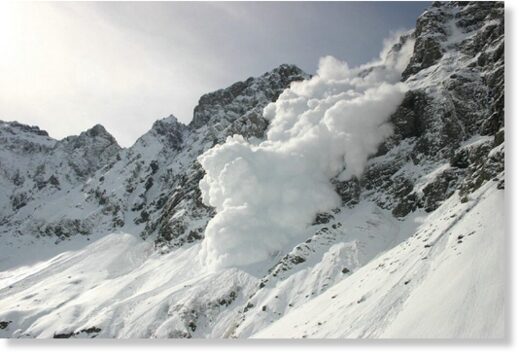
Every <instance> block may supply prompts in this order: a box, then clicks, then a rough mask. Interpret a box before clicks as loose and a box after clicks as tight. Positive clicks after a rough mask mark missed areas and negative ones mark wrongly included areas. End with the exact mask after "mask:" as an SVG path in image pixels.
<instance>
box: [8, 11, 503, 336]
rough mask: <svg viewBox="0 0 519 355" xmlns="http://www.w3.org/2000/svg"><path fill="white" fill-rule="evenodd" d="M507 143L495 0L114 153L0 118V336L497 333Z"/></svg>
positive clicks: (231, 95)
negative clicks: (353, 63) (364, 58)
mask: <svg viewBox="0 0 519 355" xmlns="http://www.w3.org/2000/svg"><path fill="white" fill-rule="evenodd" d="M4 119H8V118H5V117H4ZM504 137H505V131H504V5H503V3H502V2H440V3H433V4H432V6H431V7H430V8H429V9H428V10H427V11H425V12H424V13H423V14H422V15H421V16H420V17H419V18H418V19H417V22H416V28H415V29H414V30H411V31H408V32H405V33H399V34H398V35H394V36H393V37H392V38H391V39H389V40H387V41H386V43H385V44H384V48H383V49H382V51H381V54H380V58H378V59H376V60H373V61H372V62H370V63H367V64H365V65H361V66H359V67H353V68H352V67H349V66H348V65H347V64H346V63H344V62H341V61H339V60H337V59H335V58H333V57H324V58H322V59H321V61H320V63H319V69H318V71H317V73H316V74H315V75H309V74H306V73H304V72H303V71H302V70H300V69H299V68H298V67H296V66H294V65H286V64H283V65H281V66H279V67H277V68H275V69H273V70H271V71H269V72H267V73H265V74H263V75H261V76H259V77H256V78H252V77H251V78H248V79H246V80H244V81H241V82H237V83H235V84H233V85H231V86H230V87H228V88H225V89H221V90H218V91H215V92H212V93H209V94H206V95H204V96H202V97H201V98H200V100H199V103H198V106H197V107H196V108H195V109H194V113H193V119H192V121H191V122H190V123H189V124H187V125H186V124H183V123H181V122H179V121H178V120H177V119H176V118H175V117H174V116H169V117H166V118H163V119H160V120H158V121H156V122H155V123H154V124H153V126H152V127H151V129H150V130H149V131H148V132H147V133H146V134H144V135H143V136H142V137H140V138H139V139H138V140H137V142H136V143H135V144H134V145H133V146H131V147H129V148H121V147H120V146H119V145H118V143H117V142H116V140H115V139H114V137H113V136H112V135H111V134H110V133H109V132H107V131H106V130H105V128H104V127H103V126H101V125H96V126H94V127H92V128H91V129H89V130H87V131H85V132H83V133H81V134H80V135H78V136H70V137H67V138H64V139H62V140H56V139H53V138H51V137H49V135H48V134H47V132H46V131H44V130H42V129H40V128H38V127H31V126H28V125H24V124H21V123H18V122H9V121H0V337H5V338H95V337H97V338H249V337H253V338H503V337H504V336H505V323H506V319H505V318H506V317H505V304H506V300H505V293H506V292H505V291H506V240H505V224H506V221H505V190H504V188H505V179H504V176H505V169H504V164H505V163H504V162H505V146H504Z"/></svg>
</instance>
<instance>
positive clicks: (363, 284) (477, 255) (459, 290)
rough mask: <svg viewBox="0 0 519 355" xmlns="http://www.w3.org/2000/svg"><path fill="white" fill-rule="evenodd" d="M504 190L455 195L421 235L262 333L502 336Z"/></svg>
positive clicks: (260, 334) (291, 335) (295, 335)
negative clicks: (462, 196)
mask: <svg viewBox="0 0 519 355" xmlns="http://www.w3.org/2000/svg"><path fill="white" fill-rule="evenodd" d="M503 199H504V193H503V191H502V190H498V189H496V183H495V182H490V183H487V184H486V185H485V186H484V187H483V188H482V189H480V190H479V191H477V192H476V193H474V194H473V195H472V196H471V201H470V202H468V203H466V204H460V203H459V197H458V196H456V195H455V196H452V197H451V198H450V199H449V200H448V201H446V203H445V204H444V205H442V207H440V208H439V209H438V210H436V211H435V212H434V213H432V214H430V215H429V216H427V218H426V219H425V221H424V222H423V224H422V226H421V227H420V228H419V229H418V230H417V232H416V233H415V234H414V235H413V236H412V237H411V238H409V240H406V241H404V242H403V243H401V244H400V245H398V246H396V247H395V248H393V249H390V250H388V251H387V252H385V253H383V254H381V255H380V256H378V257H377V258H375V259H374V260H372V261H371V262H370V263H368V264H367V265H365V266H363V267H362V268H360V269H359V270H357V271H356V272H355V273H354V274H353V275H352V276H351V277H349V278H347V279H345V280H344V281H341V282H340V283H338V284H337V285H336V286H334V287H332V288H330V289H329V290H328V291H326V292H325V293H323V294H322V295H320V296H318V297H316V298H315V299H313V300H312V301H310V302H308V303H306V304H304V305H302V306H301V307H298V308H297V309H294V310H293V311H292V312H290V313H289V314H288V315H286V316H285V317H283V318H282V319H281V320H279V321H277V322H275V323H273V324H272V325H271V326H269V327H267V328H266V329H264V330H262V331H260V332H258V333H257V334H255V335H254V337H257V338H280V337H282V338H285V337H286V338H301V337H308V338H428V339H430V338H503V337H504V336H505V295H504V290H505V277H506V276H505V275H506V270H505V258H504V257H505V251H504V246H505V240H504V238H505V231H504V226H505V223H504V216H503V214H500V213H497V214H496V213H495V211H496V210H497V211H502V208H503V204H504V201H503Z"/></svg>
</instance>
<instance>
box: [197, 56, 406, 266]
mask: <svg viewBox="0 0 519 355" xmlns="http://www.w3.org/2000/svg"><path fill="white" fill-rule="evenodd" d="M399 53H400V52H399ZM394 54H395V53H391V55H388V58H389V59H387V60H386V61H384V60H385V59H386V58H381V59H380V62H377V65H376V66H374V67H373V68H371V69H373V70H372V71H371V72H369V73H368V74H367V75H366V76H365V77H364V78H363V80H359V78H358V76H357V75H358V73H359V72H360V71H361V68H355V69H352V70H350V69H349V67H348V65H347V64H346V63H343V62H340V61H338V60H337V59H335V58H333V57H325V58H322V59H321V61H320V64H319V70H318V71H317V75H315V76H314V77H312V78H311V79H308V80H305V81H301V82H295V83H293V84H292V85H291V87H290V88H289V89H287V90H285V91H284V92H283V93H282V94H281V95H280V97H279V98H278V100H277V101H276V102H275V103H271V104H269V105H268V106H267V107H266V108H265V110H264V116H265V117H266V118H267V119H268V120H270V126H269V129H268V131H267V134H266V135H267V139H266V140H265V141H263V142H261V143H260V144H259V145H254V144H251V143H249V142H247V141H246V140H245V139H244V138H243V137H241V136H240V135H235V136H234V137H229V138H227V141H226V142H225V144H222V145H217V146H215V147H214V148H212V149H210V150H209V151H207V152H205V153H204V154H202V155H201V156H200V157H199V158H198V160H199V162H200V164H201V165H202V167H203V168H204V170H205V173H206V175H205V176H204V179H203V180H202V181H201V183H200V189H201V191H202V198H203V202H204V203H205V204H206V205H210V206H213V207H215V208H216V212H217V214H216V216H215V217H214V218H213V219H212V220H211V221H209V224H208V226H207V228H206V231H205V239H204V241H203V249H202V252H203V258H204V259H206V260H207V262H208V264H209V265H210V267H212V268H213V269H221V268H225V267H233V266H237V267H241V266H245V265H250V264H254V263H260V262H272V261H273V257H275V256H276V255H277V254H279V253H280V252H282V251H284V250H285V249H286V248H288V247H290V246H293V245H294V244H295V243H296V242H298V241H301V240H300V239H301V235H302V234H303V231H304V229H305V228H306V227H307V226H308V225H309V224H310V223H311V222H312V219H313V218H314V216H315V215H316V213H318V212H325V211H328V210H331V209H333V208H335V207H338V206H339V205H340V199H339V196H338V195H337V193H336V192H335V191H334V187H333V185H332V184H331V183H330V179H331V178H333V177H335V176H337V175H338V174H340V173H342V174H341V176H344V178H345V179H348V178H350V177H352V176H360V175H361V174H362V172H363V170H364V166H365V165H366V162H367V160H368V157H369V156H370V155H373V154H374V153H376V152H377V149H378V147H379V145H380V144H381V143H382V142H383V141H384V140H385V139H386V138H388V137H389V136H390V135H391V133H392V128H391V126H390V125H389V124H388V122H387V121H388V119H389V117H390V115H391V114H392V113H393V112H394V111H395V110H396V108H397V106H398V105H399V104H400V102H401V101H402V99H403V96H404V92H405V86H404V85H403V84H402V83H399V82H396V80H395V79H396V78H398V77H399V75H400V72H398V70H400V67H401V63H402V62H404V63H405V62H406V60H408V59H409V55H410V52H409V51H404V52H403V54H402V53H401V54H400V55H403V56H406V57H404V58H397V59H395V58H394ZM396 54H398V53H396ZM380 63H383V65H382V68H381V64H380ZM365 69H366V67H362V70H365ZM395 73H397V75H394V74H395ZM388 78H392V79H393V80H395V82H387V81H386V80H388ZM344 171H345V172H344Z"/></svg>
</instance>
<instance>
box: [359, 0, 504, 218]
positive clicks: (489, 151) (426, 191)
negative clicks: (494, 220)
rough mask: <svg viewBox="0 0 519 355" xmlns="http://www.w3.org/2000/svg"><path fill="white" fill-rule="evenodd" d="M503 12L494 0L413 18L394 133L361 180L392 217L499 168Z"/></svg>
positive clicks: (442, 7) (441, 6) (470, 185)
mask: <svg viewBox="0 0 519 355" xmlns="http://www.w3.org/2000/svg"><path fill="white" fill-rule="evenodd" d="M503 11H504V9H503V3H499V2H475V3H472V2H450V3H435V4H434V5H433V6H432V7H431V8H430V9H429V10H428V11H426V12H425V13H424V14H423V15H422V16H420V18H419V19H418V20H417V26H416V30H415V33H414V36H415V39H416V42H415V48H414V54H413V56H412V58H411V60H410V63H409V65H408V67H407V69H406V70H405V71H404V73H403V75H402V77H403V80H405V82H406V83H407V84H408V86H409V87H410V91H408V92H407V94H406V96H405V98H404V100H403V102H402V104H401V105H400V107H399V108H398V109H397V111H396V112H395V113H394V114H393V115H392V117H391V121H392V123H393V125H394V128H395V134H394V135H393V137H391V138H390V139H389V140H388V141H387V142H386V143H385V144H384V146H383V147H382V148H381V151H380V153H379V154H378V156H377V157H376V159H373V160H372V162H371V163H370V165H369V167H368V169H367V171H366V172H365V174H364V176H363V178H362V179H361V185H362V187H363V191H364V192H363V195H364V196H370V195H373V194H372V191H376V192H377V194H375V195H373V196H374V197H373V198H375V200H377V201H378V203H379V204H380V206H381V207H384V208H391V209H393V214H394V215H395V216H397V217H403V216H405V215H407V214H408V213H409V212H411V211H413V210H415V209H417V208H424V209H425V210H426V211H428V212H429V211H432V210H434V209H436V208H437V207H438V206H439V205H440V204H441V202H442V201H444V200H445V199H446V198H448V197H449V196H451V195H452V194H453V193H454V192H455V191H457V190H460V189H461V191H473V190H474V189H475V188H477V187H479V186H481V184H482V183H483V182H485V181H488V180H490V179H492V178H494V177H495V176H497V175H498V174H499V173H500V172H502V171H503V170H504V144H503V141H504V135H503V132H504V131H503V128H504V51H503V48H504V26H503V21H504V16H503ZM431 173H432V174H435V176H436V177H435V179H434V180H433V181H432V182H429V183H427V185H425V186H421V185H420V181H421V180H423V179H422V178H423V175H424V174H431ZM462 193H463V192H462ZM380 194H382V195H383V197H381V195H380Z"/></svg>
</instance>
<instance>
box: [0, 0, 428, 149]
mask: <svg viewBox="0 0 519 355" xmlns="http://www.w3.org/2000/svg"><path fill="white" fill-rule="evenodd" d="M428 5H429V2H263V3H259V2H198V3H193V2H191V3H189V2H138V3H136V2H74V3H46V2H38V3H31V2H24V3H12V2H0V53H1V55H0V120H4V121H18V122H22V123H26V124H31V125H38V126H39V127H40V128H42V129H45V130H47V131H48V132H49V134H50V135H51V136H52V137H55V138H60V139H61V138H63V137H65V136H68V135H74V134H79V133H80V132H81V131H84V130H86V129H88V128H90V127H92V126H93V125H95V124H97V123H101V124H102V125H104V126H105V127H106V129H107V130H108V131H109V132H110V133H112V134H113V135H114V136H115V138H116V139H117V141H118V142H119V144H121V145H122V146H130V145H131V144H133V143H134V141H135V140H136V139H137V138H138V137H139V136H141V135H142V134H144V133H145V132H146V131H147V130H148V129H149V128H150V127H151V125H152V124H153V122H154V121H156V120H157V119H160V118H162V117H166V116H169V115H170V114H173V115H175V116H176V117H177V118H178V119H179V120H180V121H182V122H185V123H188V122H189V121H190V120H191V118H192V113H193V109H194V107H195V106H196V104H197V103H198V99H199V98H200V96H201V95H203V94H205V93H208V92H212V91H214V90H217V89H220V88H224V87H227V86H229V85H230V84H232V83H234V82H236V81H240V80H245V79H246V78H248V77H250V76H258V75H261V74H263V73H264V72H266V71H269V70H271V69H273V68H275V67H277V66H279V65H280V64H283V63H289V64H296V65H298V66H299V67H300V68H301V69H303V70H305V71H306V72H307V73H311V74H313V73H315V71H316V70H317V65H318V62H319V58H321V57H324V56H327V55H332V56H334V57H336V58H338V59H340V60H343V61H346V62H348V64H349V65H350V66H355V65H359V64H362V63H365V62H368V61H370V60H372V59H374V58H376V57H377V56H378V54H379V52H380V51H381V49H382V45H383V40H384V39H385V38H387V37H389V36H390V34H391V33H392V32H396V31H400V30H405V29H410V28H413V27H414V25H415V22H416V18H417V16H419V15H420V14H421V13H422V12H423V11H424V10H425V9H426V7H427V6H428Z"/></svg>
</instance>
